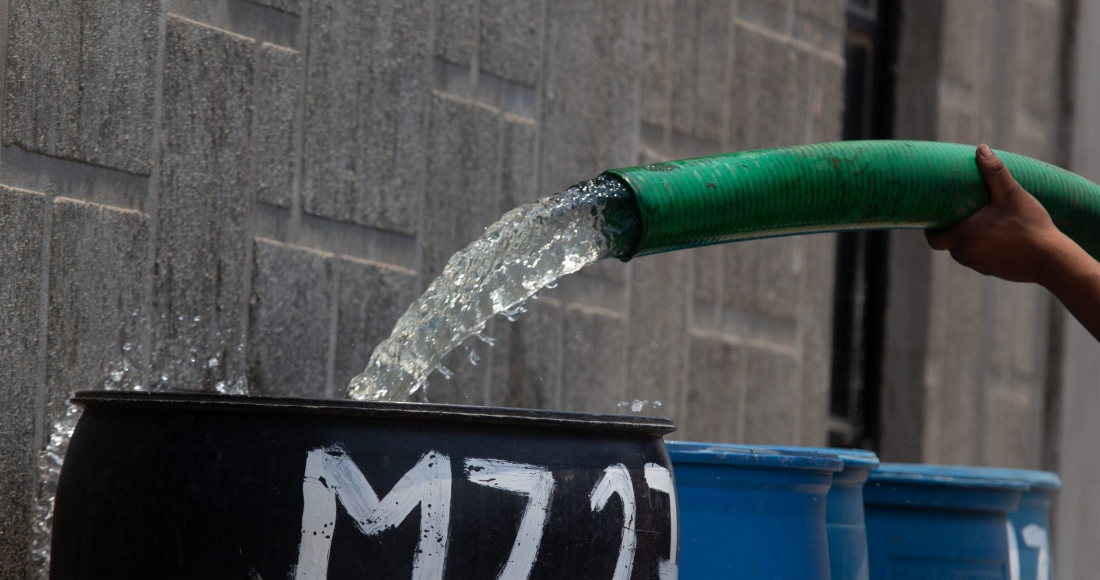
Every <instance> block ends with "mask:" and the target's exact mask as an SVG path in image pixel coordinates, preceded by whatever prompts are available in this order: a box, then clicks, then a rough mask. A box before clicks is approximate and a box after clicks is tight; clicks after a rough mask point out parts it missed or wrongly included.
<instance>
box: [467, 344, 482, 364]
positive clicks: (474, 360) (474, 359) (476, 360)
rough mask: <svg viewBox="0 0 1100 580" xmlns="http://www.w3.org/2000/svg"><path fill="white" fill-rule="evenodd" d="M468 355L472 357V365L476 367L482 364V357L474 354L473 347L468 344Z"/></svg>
mask: <svg viewBox="0 0 1100 580" xmlns="http://www.w3.org/2000/svg"><path fill="white" fill-rule="evenodd" d="M466 354H467V355H468V356H469V357H470V364H472V365H474V366H475V367H476V366H477V363H479V362H481V357H479V356H477V353H476V352H474V347H473V346H470V345H468V344H467V345H466Z"/></svg>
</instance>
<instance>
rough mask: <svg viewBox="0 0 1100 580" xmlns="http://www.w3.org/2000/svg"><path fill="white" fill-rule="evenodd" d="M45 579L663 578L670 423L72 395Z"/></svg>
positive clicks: (451, 409) (429, 408) (672, 534)
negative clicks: (73, 412) (74, 408)
mask: <svg viewBox="0 0 1100 580" xmlns="http://www.w3.org/2000/svg"><path fill="white" fill-rule="evenodd" d="M73 401H74V402H75V403H77V404H79V405H81V406H82V407H84V414H83V416H82V417H81V419H80V422H79V423H78V425H77V427H76V431H75V433H74V435H73V438H72V441H71V443H70V445H69V450H68V453H67V455H66V457H65V463H64V467H63V469H62V472H61V477H60V481H59V484H58V493H57V503H56V512H55V520H54V536H53V561H52V569H51V577H52V578H55V579H62V578H64V579H68V578H189V579H190V578H204V579H205V578H237V579H258V578H263V579H267V580H272V579H279V580H282V579H286V578H297V579H301V580H314V579H319V578H381V579H399V578H411V579H414V580H442V579H454V580H458V579H478V580H481V579H493V578H507V579H509V580H512V579H523V578H532V579H545V580H550V579H554V580H557V579H560V578H592V579H600V580H627V579H628V578H629V579H636V580H641V579H653V580H657V579H659V578H662V577H664V578H667V577H669V576H674V574H675V568H674V567H675V564H674V562H675V561H676V556H677V555H676V554H672V553H670V549H671V548H672V547H673V546H675V545H676V542H675V540H674V538H677V534H678V531H677V527H676V526H677V523H676V521H675V519H674V518H673V517H671V512H672V505H673V502H674V501H675V488H674V481H673V479H672V473H671V463H670V461H669V456H668V452H667V451H666V450H665V446H664V443H663V441H662V439H661V436H662V435H663V434H666V433H669V432H671V431H673V427H672V423H671V421H669V420H667V419H656V418H647V417H633V416H616V415H587V414H579V413H557V412H546V411H525V410H517V409H495V408H485V407H462V406H448V405H427V404H416V403H362V402H349V401H318V400H302V399H273V398H259V397H229V396H221V395H207V394H179V393H119V392H86V393H78V394H77V395H76V396H75V397H74V399H73Z"/></svg>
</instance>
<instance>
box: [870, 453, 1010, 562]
mask: <svg viewBox="0 0 1100 580" xmlns="http://www.w3.org/2000/svg"><path fill="white" fill-rule="evenodd" d="M995 471H996V470H987V471H984V472H983V470H981V469H980V468H966V469H965V470H960V469H959V468H954V467H950V466H937V465H910V464H890V463H885V464H882V465H881V466H880V467H879V469H877V470H875V471H873V472H871V474H870V477H869V478H868V480H867V484H866V485H865V487H864V492H863V493H864V495H863V497H864V504H865V508H866V510H865V519H866V522H867V544H868V551H869V561H870V572H871V579H872V580H879V579H882V580H887V579H890V580H899V579H900V580H909V579H912V580H916V579H918V578H974V579H980V580H1014V579H1013V575H1012V571H1013V569H1014V568H1015V567H1016V560H1015V558H1014V557H1013V556H1014V555H1013V554H1012V552H1011V546H1010V539H1009V536H1008V534H1007V533H1006V530H1008V529H1009V523H1008V514H1009V513H1010V512H1013V511H1016V509H1017V508H1018V507H1019V505H1020V496H1021V494H1022V493H1023V492H1026V491H1027V490H1028V489H1029V485H1028V484H1027V483H1025V482H1023V481H1021V480H1020V479H1019V478H1015V477H1006V476H1004V475H1003V474H997V473H995Z"/></svg>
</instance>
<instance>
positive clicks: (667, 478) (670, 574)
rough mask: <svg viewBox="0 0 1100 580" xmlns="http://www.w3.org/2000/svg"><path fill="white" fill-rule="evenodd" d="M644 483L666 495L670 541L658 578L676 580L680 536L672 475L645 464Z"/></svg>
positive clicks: (656, 466)
mask: <svg viewBox="0 0 1100 580" xmlns="http://www.w3.org/2000/svg"><path fill="white" fill-rule="evenodd" d="M645 483H646V485H648V486H649V489H652V490H655V491H660V492H662V493H667V494H668V509H669V518H670V520H671V523H670V525H669V532H670V534H671V537H672V539H671V540H670V541H669V548H668V551H669V555H668V556H669V559H668V560H661V563H660V566H661V569H660V576H661V580H676V578H677V576H678V575H679V572H678V570H679V568H678V567H677V564H676V560H677V558H678V557H679V554H680V551H679V546H678V545H677V544H678V542H679V541H680V534H679V532H678V530H677V529H676V528H677V526H678V525H679V523H680V520H679V518H677V517H676V489H675V486H673V485H672V474H671V473H669V471H668V470H667V469H665V468H664V467H661V466H660V465H657V464H656V463H647V464H645Z"/></svg>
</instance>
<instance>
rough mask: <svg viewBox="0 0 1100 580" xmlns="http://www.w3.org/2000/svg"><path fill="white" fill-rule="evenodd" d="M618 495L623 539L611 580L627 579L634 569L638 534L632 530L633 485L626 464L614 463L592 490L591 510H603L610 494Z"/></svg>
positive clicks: (633, 510)
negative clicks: (620, 505) (621, 504)
mask: <svg viewBox="0 0 1100 580" xmlns="http://www.w3.org/2000/svg"><path fill="white" fill-rule="evenodd" d="M613 495H618V496H619V499H620V500H621V501H622V502H623V536H622V537H623V541H622V543H621V544H619V559H618V561H616V562H615V575H614V576H612V577H611V578H612V580H628V579H629V578H630V572H631V571H632V570H633V569H634V551H635V550H636V549H637V548H638V536H637V535H636V534H635V532H634V513H635V505H634V485H633V484H632V483H631V482H630V472H628V471H627V470H626V466H625V465H623V464H621V463H616V464H615V465H612V466H611V467H608V468H607V469H605V470H604V472H603V477H601V478H600V481H599V482H597V483H596V487H595V488H594V489H593V490H592V495H591V496H590V497H591V506H592V511H603V508H604V507H606V506H607V502H608V500H610V499H611V496H613Z"/></svg>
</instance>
